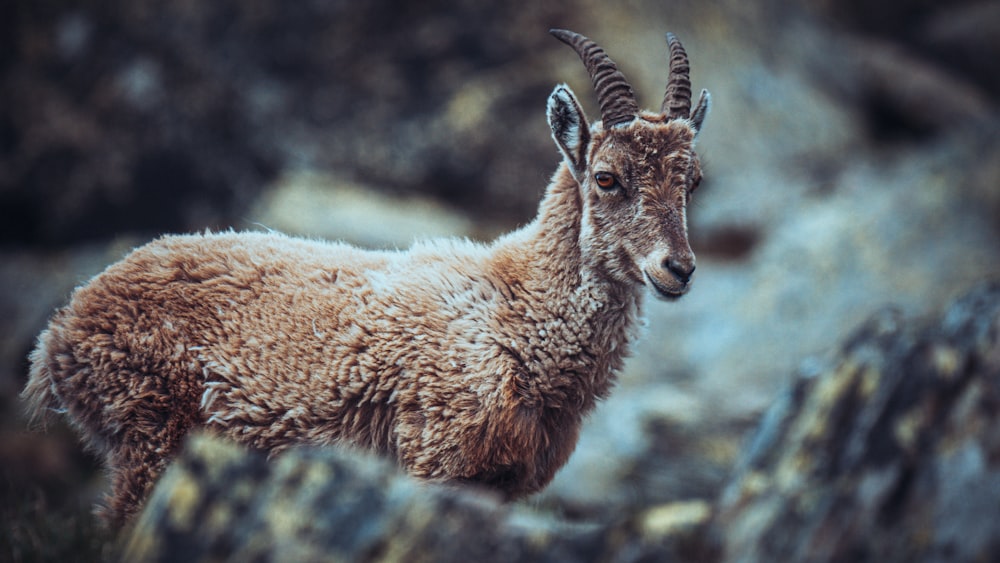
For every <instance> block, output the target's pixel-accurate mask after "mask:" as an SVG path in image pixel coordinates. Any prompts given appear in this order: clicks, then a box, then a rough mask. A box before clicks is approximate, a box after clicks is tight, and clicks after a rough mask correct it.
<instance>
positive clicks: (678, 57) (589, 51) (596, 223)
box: [548, 30, 710, 299]
mask: <svg viewBox="0 0 1000 563" xmlns="http://www.w3.org/2000/svg"><path fill="white" fill-rule="evenodd" d="M551 33H552V34H553V35H554V36H556V37H557V38H558V39H560V40H562V41H563V42H565V43H567V44H568V45H570V46H571V47H573V48H574V49H575V50H576V52H577V53H578V54H579V55H580V58H581V59H583V63H584V65H585V66H586V67H587V71H588V72H589V73H590V77H591V79H592V81H593V83H594V89H595V90H596V91H597V96H598V100H599V102H600V107H601V122H600V123H597V124H595V125H594V126H593V127H591V126H590V125H589V124H588V122H587V118H586V116H585V115H584V113H583V110H582V109H581V108H580V104H579V102H578V101H577V99H576V96H574V95H573V92H572V91H571V90H570V89H569V87H567V86H565V85H561V86H558V87H556V89H555V91H553V92H552V95H551V96H550V97H549V103H548V119H549V126H550V127H551V128H552V136H553V138H554V139H555V141H556V144H557V145H558V146H559V149H560V150H561V151H562V153H563V156H564V157H565V159H566V163H567V165H568V167H569V169H570V171H571V172H572V174H573V176H574V178H576V181H577V183H578V184H579V185H580V189H581V192H582V197H583V209H584V219H583V225H582V229H583V233H582V234H581V244H582V245H583V247H584V252H586V253H589V254H591V255H592V256H593V257H594V258H596V259H597V260H598V261H599V262H600V264H601V265H602V267H604V268H605V269H606V271H607V273H608V274H609V275H611V276H613V277H615V278H617V279H619V280H621V281H632V282H636V283H643V284H646V285H647V286H649V287H650V288H651V289H652V291H653V293H654V294H655V295H657V296H658V297H660V298H664V299H675V298H677V297H680V296H681V295H683V294H684V293H686V292H687V290H688V288H689V286H690V281H691V274H692V273H694V267H695V258H694V253H693V252H692V251H691V245H690V244H689V243H688V236H687V204H688V201H689V200H690V197H691V193H692V192H693V191H694V190H695V189H696V188H697V187H698V183H699V182H700V181H701V167H700V164H699V161H698V156H697V155H696V154H695V152H694V139H695V136H696V135H697V134H698V131H699V130H700V129H701V126H702V122H703V121H704V119H705V116H706V115H707V114H708V109H709V100H710V98H709V95H708V92H707V91H706V90H702V92H701V97H700V98H699V99H698V103H697V104H696V106H695V108H694V111H691V81H690V79H689V67H688V60H687V54H686V53H685V51H684V47H683V46H681V43H680V41H678V40H677V38H676V37H674V36H673V35H672V34H667V43H668V45H669V52H670V76H669V79H668V81H667V91H666V94H665V96H664V99H663V104H662V106H661V108H660V111H659V112H658V113H653V112H649V111H640V110H639V107H638V104H637V103H636V100H635V95H634V94H633V92H632V87H631V86H630V85H629V83H628V81H626V80H625V76H624V75H623V74H622V73H621V72H620V71H619V70H618V68H617V66H616V65H615V63H614V62H613V61H612V60H611V59H610V58H609V57H608V56H607V54H605V52H604V50H603V49H601V47H599V46H598V45H597V44H596V43H594V42H593V41H591V40H590V39H587V38H586V37H584V36H582V35H580V34H577V33H573V32H571V31H565V30H552V32H551Z"/></svg>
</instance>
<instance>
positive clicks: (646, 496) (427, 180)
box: [0, 0, 1000, 561]
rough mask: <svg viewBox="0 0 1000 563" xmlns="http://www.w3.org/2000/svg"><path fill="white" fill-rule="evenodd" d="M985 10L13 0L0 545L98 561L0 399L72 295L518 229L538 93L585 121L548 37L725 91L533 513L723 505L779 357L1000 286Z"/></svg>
mask: <svg viewBox="0 0 1000 563" xmlns="http://www.w3.org/2000/svg"><path fill="white" fill-rule="evenodd" d="M792 4H794V5H792ZM995 4H996V3H995V2H987V1H975V0H962V1H959V2H951V3H949V4H948V5H947V6H941V5H939V4H935V3H927V2H923V3H912V2H899V1H897V2H883V3H879V4H878V6H877V7H870V6H867V5H866V4H865V3H862V2H846V3H844V2H837V3H834V2H818V1H814V2H809V3H805V4H803V3H791V2H788V1H787V0H768V1H767V2H762V3H752V5H750V4H748V3H740V2H733V1H728V0H712V1H709V2H670V3H662V2H653V1H651V0H639V1H636V2H631V3H627V4H626V5H623V6H614V7H610V5H608V4H606V3H601V2H597V1H593V0H574V1H570V0H564V1H560V2H549V3H545V4H544V6H538V7H520V6H519V7H513V6H509V5H508V4H504V3H497V2H472V1H467V2H458V3H455V2H451V3H443V2H433V1H432V2H424V3H420V4H412V5H402V4H397V3H395V2H390V1H387V0H376V1H374V2H368V3H348V2H341V1H337V0H333V1H328V2H327V1H307V2H296V3H279V2H276V1H275V0H250V1H245V2H232V1H228V0H226V1H220V2H211V3H168V4H163V3H155V2H149V1H148V0H142V1H138V2H121V1H119V0H100V1H97V2H91V3H88V4H87V5H86V6H82V5H80V6H74V5H69V4H66V3H60V2H47V1H42V2H39V1H28V0H14V1H13V2H9V3H7V4H5V6H4V7H3V8H0V11H2V12H3V13H0V44H2V46H3V48H2V49H0V288H2V289H3V291H0V313H2V314H0V423H2V426H0V475H2V477H3V479H2V489H0V494H2V495H3V496H2V497H0V520H2V521H3V525H2V526H0V530H2V532H0V533H4V534H7V535H8V538H9V540H10V541H4V542H0V546H4V547H2V548H3V549H8V547H7V546H9V549H10V552H9V553H7V552H4V553H2V555H0V558H10V559H13V560H15V561H19V560H37V559H59V558H65V557H67V556H68V555H69V554H76V555H79V554H80V553H86V554H95V556H96V554H99V553H101V551H102V550H104V549H107V547H106V546H107V542H106V541H105V540H106V538H104V537H103V536H101V534H100V532H99V531H97V530H96V529H95V528H94V524H93V522H92V521H91V520H90V518H89V516H88V515H87V511H88V510H89V508H88V507H89V505H90V504H91V503H92V502H93V499H94V498H95V497H96V495H97V494H98V492H99V491H100V490H101V488H102V487H103V483H102V479H101V477H100V475H99V473H98V472H96V471H95V467H94V463H93V460H91V459H90V458H89V457H87V456H86V455H85V454H84V453H82V452H81V451H80V449H79V447H78V445H77V443H76V442H75V438H74V437H73V435H72V433H71V432H70V431H69V430H68V429H66V428H64V427H61V426H59V427H50V428H49V429H48V431H47V432H45V433H37V432H28V431H27V430H26V428H25V424H24V421H23V420H21V419H20V418H19V416H18V412H19V405H18V403H17V398H16V395H17V393H18V391H19V389H20V388H21V387H22V386H23V383H24V380H25V377H26V361H25V357H26V354H27V353H28V351H29V350H30V348H31V346H32V342H33V339H34V337H35V336H36V335H37V333H38V332H39V331H40V330H41V329H42V328H43V327H44V324H45V322H46V319H47V317H48V315H50V314H51V312H52V310H53V309H54V308H55V307H56V306H58V305H59V304H61V303H62V302H63V301H64V300H65V298H66V296H67V295H68V293H69V291H70V290H71V289H72V288H73V287H74V286H75V285H77V284H79V283H81V282H82V281H84V280H86V279H87V278H88V277H89V276H91V275H93V274H94V273H96V272H97V271H100V269H101V268H103V267H104V266H106V265H107V264H109V263H110V262H113V261H114V260H116V259H117V258H118V257H120V256H121V255H122V253H123V252H125V251H126V250H127V249H128V248H130V247H131V246H134V245H136V244H139V243H141V242H143V241H145V240H148V239H149V238H150V237H153V236H156V235H157V234H160V233H163V232H183V231H192V230H200V229H204V228H215V229H218V228H228V227H234V228H251V229H260V228H276V229H279V230H283V231H288V232H293V233H299V234H303V235H308V236H323V237H326V238H342V239H347V240H351V241H355V242H358V243H361V244H365V245H369V246H406V245H407V244H409V242H410V241H412V240H413V238H414V237H418V236H441V235H459V236H471V237H477V238H488V237H491V236H494V235H495V234H496V233H497V232H500V231H503V230H506V229H509V228H513V227H514V226H516V225H517V224H519V223H522V222H524V221H526V220H527V219H529V218H530V217H531V216H532V214H533V212H534V208H535V206H536V204H537V202H538V199H539V197H540V195H541V191H542V189H543V188H544V186H545V183H546V181H547V179H548V177H549V175H550V174H551V173H552V171H553V170H554V168H555V166H556V164H557V162H558V158H559V157H558V153H557V151H556V149H555V147H554V146H553V145H552V142H551V140H550V138H549V133H548V130H547V127H546V125H545V121H544V104H545V98H546V96H547V95H548V93H549V92H550V91H551V88H552V87H553V85H555V84H556V83H559V82H567V83H569V84H570V85H571V86H572V87H573V89H574V90H575V91H576V92H577V93H578V94H579V96H580V98H581V100H582V101H583V103H584V104H585V107H586V109H587V110H588V112H589V114H590V115H592V116H593V115H596V113H597V111H596V103H594V100H593V96H592V95H591V94H590V91H591V90H590V86H589V84H588V80H587V77H586V74H585V72H584V70H583V68H582V66H581V65H580V63H579V60H578V59H577V58H576V56H575V55H574V54H573V53H572V52H571V51H570V50H568V49H567V48H566V47H565V46H563V45H561V44H559V42H557V41H555V40H554V39H552V38H551V37H549V36H548V34H547V33H546V30H547V29H548V28H549V27H553V26H560V27H567V28H571V29H575V30H578V31H581V32H583V33H586V34H587V35H589V36H591V37H593V38H595V39H597V40H598V41H600V42H601V43H602V44H603V45H604V46H605V47H606V49H607V50H608V51H609V52H610V53H611V55H612V56H613V57H614V58H615V59H616V60H617V61H618V62H619V64H620V66H621V67H622V69H623V70H624V71H625V73H626V74H627V75H628V76H629V78H630V79H631V80H632V82H633V83H634V85H635V88H636V90H637V93H638V96H639V101H640V103H641V105H646V106H654V107H655V106H658V104H659V100H660V98H661V96H662V92H663V87H664V82H665V76H666V68H665V66H666V56H665V46H664V42H663V33H664V32H665V31H668V30H669V31H673V32H675V33H676V34H677V35H678V36H679V37H681V39H682V40H683V41H684V44H685V46H686V47H687V50H688V53H689V54H690V56H691V62H692V79H693V82H694V87H695V88H701V87H706V88H708V89H710V90H711V91H712V93H713V98H714V102H715V104H714V108H713V112H712V114H711V115H710V116H709V118H708V120H707V121H706V125H705V129H704V131H703V133H702V135H701V137H700V139H699V146H698V147H699V151H700V153H701V154H702V158H703V161H704V164H705V175H706V179H705V182H704V183H703V185H702V188H701V189H700V190H699V191H698V193H697V194H696V198H695V202H694V207H693V209H692V211H691V214H692V217H691V234H692V239H693V242H692V244H693V247H694V250H695V252H696V253H697V254H698V274H697V279H696V281H695V285H694V288H693V290H692V292H691V293H690V294H689V295H688V296H686V297H685V298H684V299H683V300H682V301H680V302H678V303H673V304H664V303H659V302H651V303H649V305H648V307H647V314H648V317H649V322H648V327H647V330H646V335H645V337H644V340H643V341H642V342H641V344H640V345H639V346H638V349H637V350H636V354H635V356H634V357H633V358H632V359H631V360H630V362H629V363H628V365H627V367H626V372H625V373H624V374H623V377H622V378H621V380H620V384H619V386H618V389H617V390H616V391H615V393H614V394H613V396H612V397H611V398H610V399H609V400H608V401H606V402H605V403H603V404H602V405H601V406H600V407H599V408H598V410H597V412H596V413H595V414H594V416H592V417H591V419H590V420H589V422H588V426H587V428H586V429H585V432H584V434H583V436H582V438H581V441H580V445H579V447H578V448H577V451H576V453H575V454H574V456H573V458H572V459H571V461H570V463H569V465H568V466H567V467H566V468H565V469H564V470H563V471H562V472H561V473H560V474H559V475H558V476H557V478H556V481H555V482H554V483H553V484H552V486H550V487H549V488H548V489H547V490H546V491H544V492H543V493H541V494H540V495H538V496H536V497H533V498H531V499H528V500H527V501H526V502H525V503H524V504H525V505H528V506H530V507H532V508H534V509H537V510H540V511H543V512H544V513H546V514H550V515H556V516H558V517H559V518H560V519H561V521H562V522H564V523H566V522H569V523H573V525H585V524H586V525H589V524H588V523H593V522H601V521H607V519H608V518H610V517H611V515H614V514H621V513H622V512H623V511H625V512H628V513H634V511H636V510H643V509H649V510H652V509H654V508H655V507H657V506H661V505H663V504H664V503H672V502H687V501H690V500H692V499H694V500H698V501H701V500H704V499H710V498H715V497H716V496H717V495H718V494H719V493H720V491H721V490H722V489H723V487H724V486H725V484H726V483H727V480H731V479H732V477H731V471H732V468H733V467H734V464H736V463H737V458H738V454H739V452H740V450H741V441H742V439H743V435H744V433H745V432H746V431H748V430H749V429H751V428H754V427H755V426H756V425H757V424H758V421H759V419H760V417H761V415H762V413H763V412H765V411H766V410H767V409H768V408H769V406H771V405H772V404H773V402H774V401H775V399H776V397H780V396H781V390H782V389H783V388H785V387H786V386H787V385H789V384H790V383H789V382H790V380H791V379H792V376H791V374H793V373H797V372H801V373H819V372H822V371H824V370H825V369H826V366H828V365H829V364H828V362H830V361H831V358H832V357H833V354H834V350H835V347H836V343H837V342H840V341H843V340H844V339H845V338H847V337H848V336H849V335H850V334H851V331H852V330H853V327H855V326H857V325H858V324H859V323H861V322H862V321H863V320H864V319H866V318H869V317H870V315H871V314H872V312H873V311H876V310H879V309H881V308H882V307H884V306H886V305H893V306H895V307H897V308H898V309H899V310H900V311H902V312H903V314H905V315H907V316H906V317H904V318H914V317H917V316H920V315H925V314H929V313H931V312H934V311H938V310H941V308H942V307H944V306H945V304H947V303H949V302H951V301H952V300H953V299H954V298H955V297H956V296H958V295H960V294H963V293H965V292H966V291H967V290H968V288H970V287H972V286H973V285H975V284H977V283H979V282H981V281H982V280H986V279H996V278H998V277H1000V244H998V243H997V241H998V240H1000V238H998V230H1000V219H998V218H1000V111H998V108H1000V85H998V83H997V74H996V72H995V61H996V60H998V57H1000V10H998V9H997V8H996V6H995ZM727 514H729V513H727ZM732 518H734V519H737V518H738V517H737V516H732ZM734 541H735V540H734ZM741 541H742V540H741ZM726 545H742V544H738V543H733V544H726Z"/></svg>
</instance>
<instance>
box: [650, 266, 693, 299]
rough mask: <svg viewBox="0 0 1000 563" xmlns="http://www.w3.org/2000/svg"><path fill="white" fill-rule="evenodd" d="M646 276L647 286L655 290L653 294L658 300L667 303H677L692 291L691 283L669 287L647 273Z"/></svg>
mask: <svg viewBox="0 0 1000 563" xmlns="http://www.w3.org/2000/svg"><path fill="white" fill-rule="evenodd" d="M645 274H646V276H645V277H646V285H648V286H649V287H651V288H652V289H653V294H654V295H656V296H657V297H658V298H660V299H663V300H665V301H676V300H678V299H680V298H681V296H683V295H684V294H685V293H687V292H688V289H690V287H691V284H690V283H679V284H678V285H674V286H672V287H671V286H668V285H666V284H664V283H663V282H660V281H657V279H656V278H655V277H653V276H651V275H650V274H649V272H645Z"/></svg>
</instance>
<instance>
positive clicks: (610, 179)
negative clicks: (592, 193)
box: [594, 172, 618, 190]
mask: <svg viewBox="0 0 1000 563" xmlns="http://www.w3.org/2000/svg"><path fill="white" fill-rule="evenodd" d="M594 180H595V181H597V185H598V186H600V187H601V188H602V189H605V190H610V189H611V188H613V187H615V185H616V184H617V183H618V181H617V180H615V175H614V174H612V173H610V172H598V173H597V174H594Z"/></svg>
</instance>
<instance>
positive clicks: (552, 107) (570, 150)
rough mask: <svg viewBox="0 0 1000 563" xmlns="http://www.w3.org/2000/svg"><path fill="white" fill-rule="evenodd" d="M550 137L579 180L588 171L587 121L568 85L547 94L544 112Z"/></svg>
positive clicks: (588, 137)
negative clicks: (546, 104) (547, 98)
mask: <svg viewBox="0 0 1000 563" xmlns="http://www.w3.org/2000/svg"><path fill="white" fill-rule="evenodd" d="M546 113H547V115H548V118H549V127H550V128H551V129H552V138H553V139H555V141H556V145H558V146H559V150H560V151H562V153H563V156H565V157H566V161H567V162H568V163H569V166H570V169H571V170H572V172H573V176H575V177H576V178H577V180H579V179H580V177H581V176H582V175H583V173H584V172H585V171H586V170H587V147H588V146H589V145H590V124H588V123H587V116H585V115H584V114H583V109H581V108H580V102H578V101H577V100H576V96H574V95H573V91H572V90H570V89H569V86H566V85H565V84H561V85H559V86H556V89H555V90H553V91H552V95H550V96H549V106H548V111H547V112H546Z"/></svg>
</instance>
